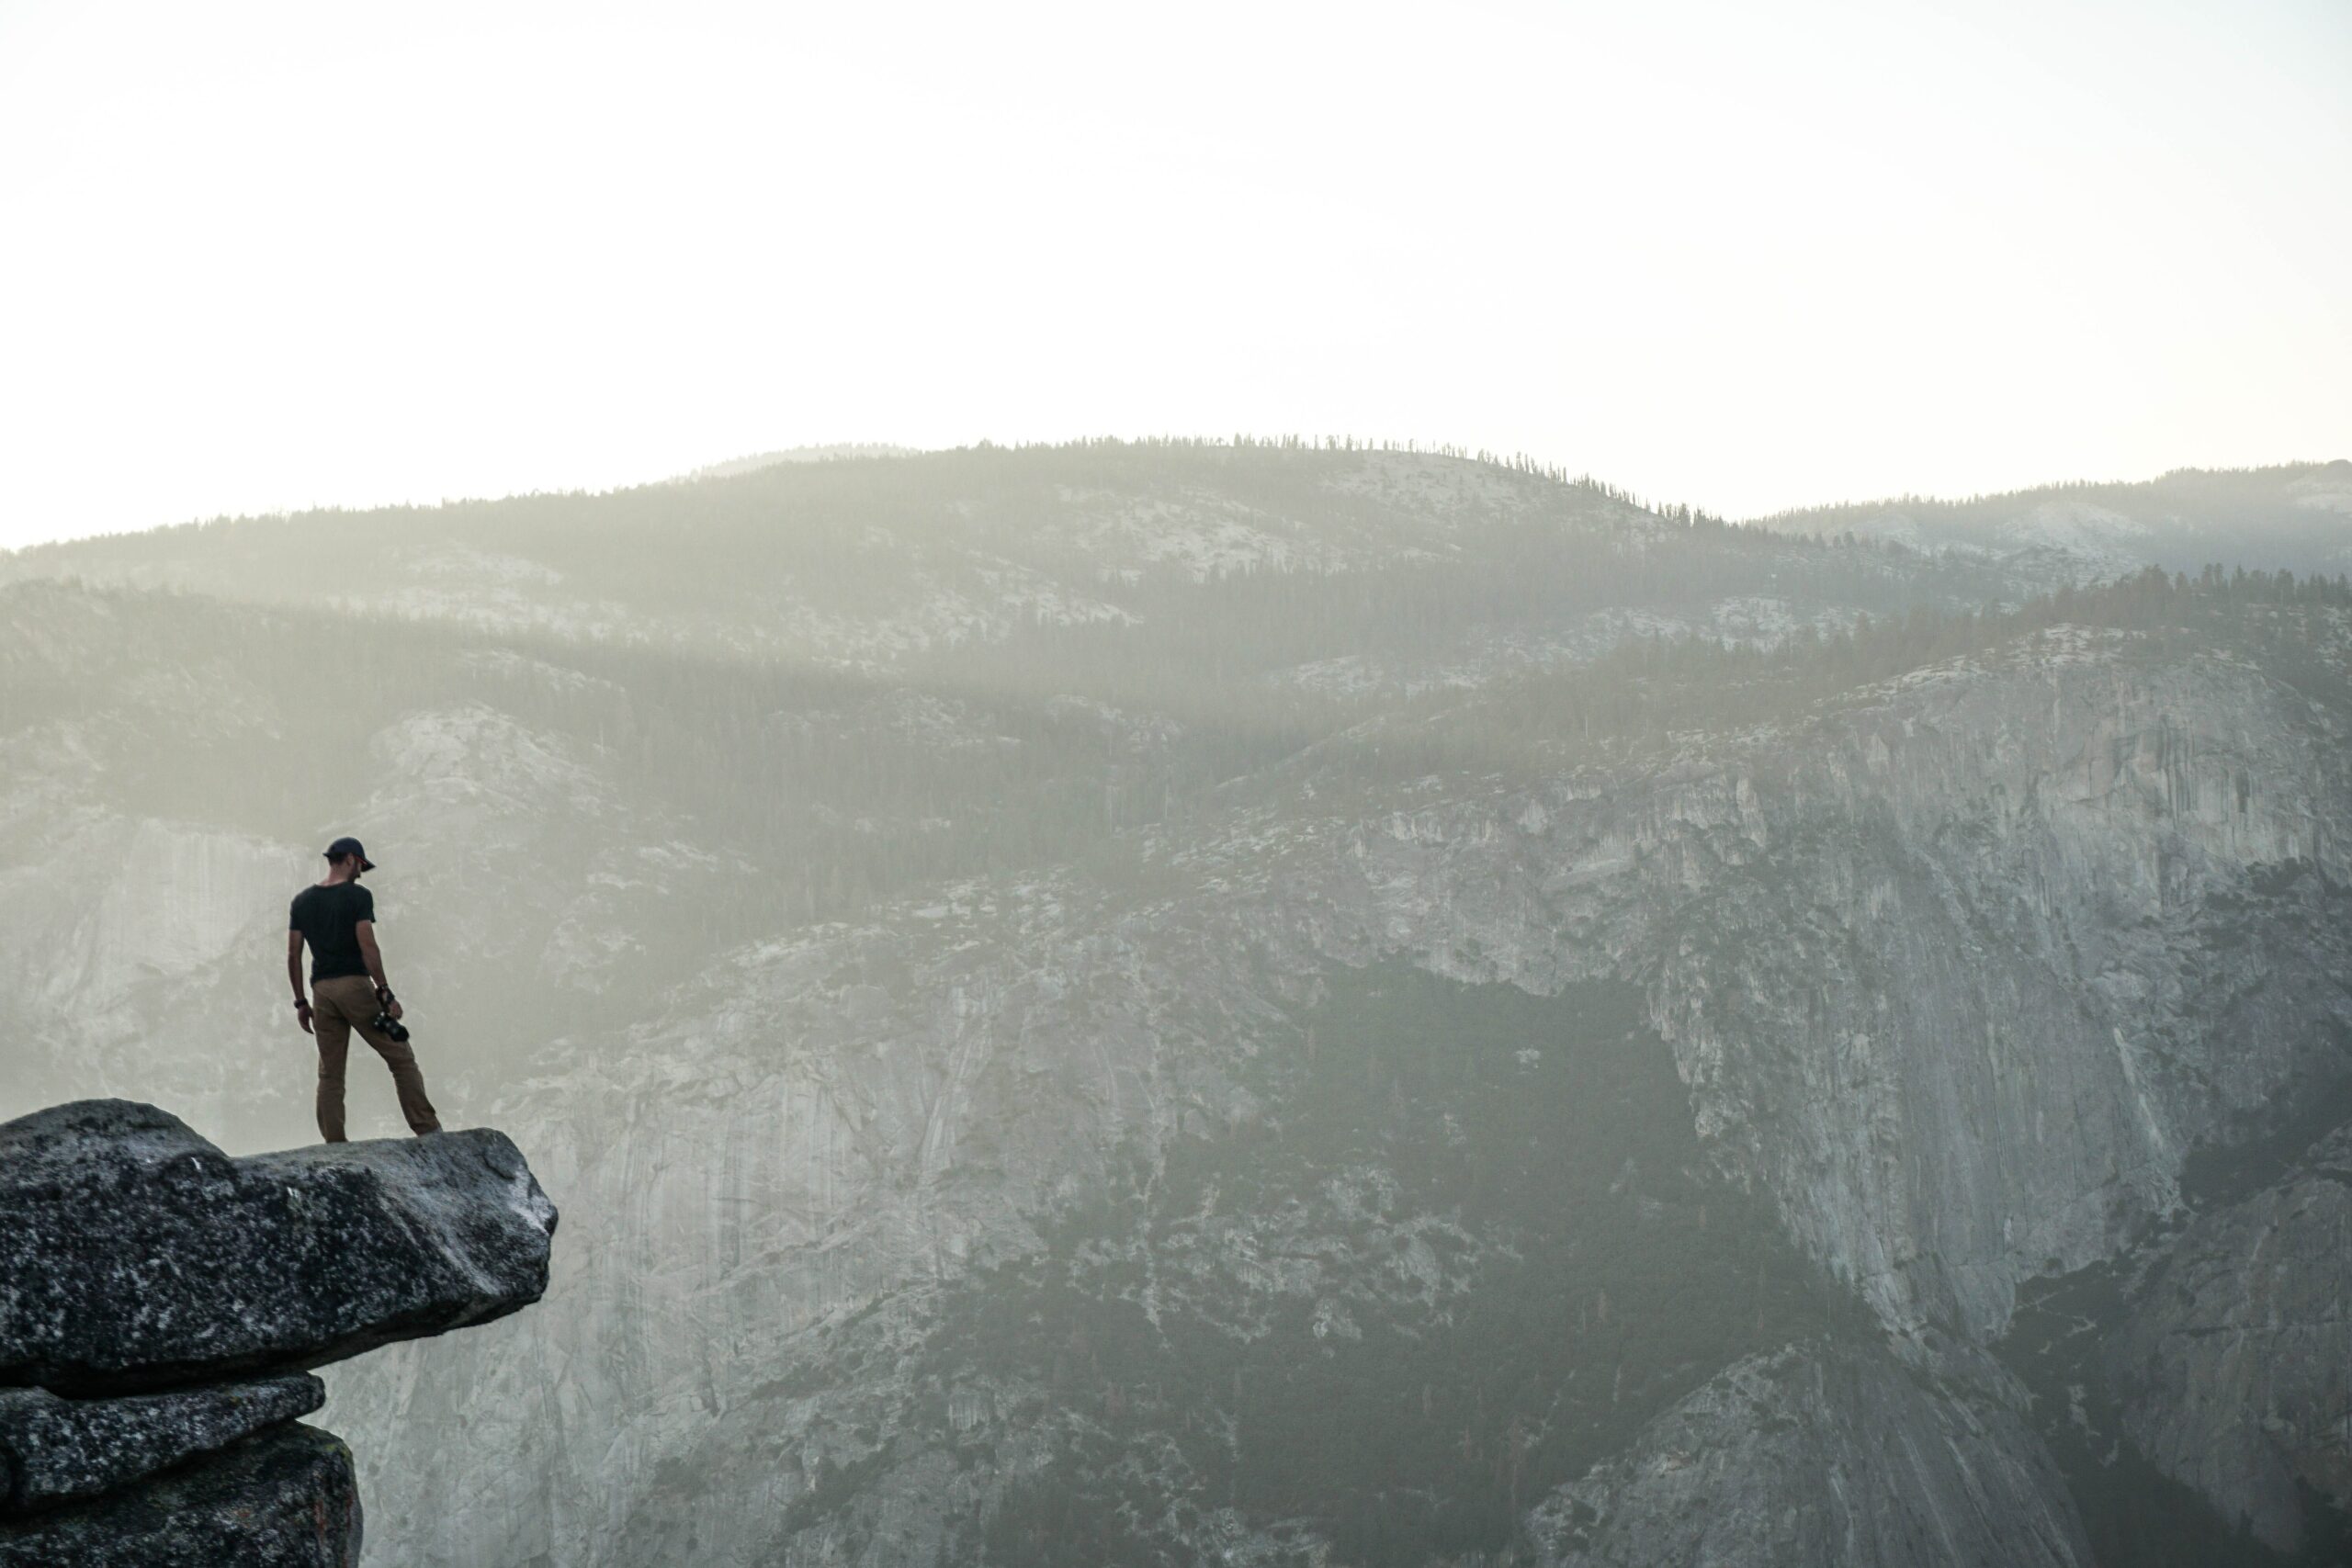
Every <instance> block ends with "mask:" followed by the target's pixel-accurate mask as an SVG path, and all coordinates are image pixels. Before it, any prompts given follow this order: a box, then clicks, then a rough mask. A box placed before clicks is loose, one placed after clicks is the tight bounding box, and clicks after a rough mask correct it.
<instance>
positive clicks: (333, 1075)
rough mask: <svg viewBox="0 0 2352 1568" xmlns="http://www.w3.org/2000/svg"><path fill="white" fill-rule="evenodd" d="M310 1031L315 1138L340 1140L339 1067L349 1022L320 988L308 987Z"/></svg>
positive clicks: (348, 1042)
mask: <svg viewBox="0 0 2352 1568" xmlns="http://www.w3.org/2000/svg"><path fill="white" fill-rule="evenodd" d="M311 1033H312V1034H314V1035H316V1036H317V1037H318V1042H319V1136H320V1138H321V1139H322V1140H323V1141H325V1142H327V1143H330V1144H340V1143H342V1142H343V1141H344V1132H343V1067H344V1061H345V1057H346V1056H348V1055H349V1054H350V1050H351V1021H350V1020H349V1019H347V1018H345V1017H344V1016H343V1010H342V1009H340V1008H338V1007H337V1006H336V1005H335V1003H334V998H332V997H330V996H329V995H328V994H327V992H326V991H325V990H324V989H323V988H322V987H318V986H313V987H311Z"/></svg>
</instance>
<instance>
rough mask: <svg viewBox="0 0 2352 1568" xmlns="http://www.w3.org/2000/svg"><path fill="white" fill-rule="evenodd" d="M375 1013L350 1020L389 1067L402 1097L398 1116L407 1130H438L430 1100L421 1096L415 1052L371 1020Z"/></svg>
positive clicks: (418, 1132)
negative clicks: (404, 1122) (402, 1119)
mask: <svg viewBox="0 0 2352 1568" xmlns="http://www.w3.org/2000/svg"><path fill="white" fill-rule="evenodd" d="M375 1016H376V1015H375V1013H374V1012H373V1011H370V1012H369V1013H368V1017H367V1018H364V1019H355V1020H353V1024H354V1027H356V1029H357V1030H358V1031H359V1037H360V1038H361V1039H362V1040H365V1041H367V1042H368V1044H370V1045H373V1046H374V1047H375V1048H376V1055H379V1056H381V1057H383V1058H384V1065H385V1066H388V1067H390V1068H391V1069H392V1089H393V1090H394V1091H395V1092H397V1093H398V1094H399V1095H400V1097H401V1116H402V1117H403V1118H405V1119H406V1120H407V1122H408V1130H409V1131H410V1132H412V1133H414V1134H416V1135H417V1136H419V1137H423V1136H424V1134H427V1133H437V1132H439V1131H440V1130H441V1118H440V1116H439V1115H438V1114H436V1113H435V1111H434V1109H433V1101H431V1100H427V1099H426V1098H425V1097H424V1074H423V1073H422V1072H420V1071H418V1070H417V1066H416V1053H415V1052H414V1051H413V1050H411V1049H410V1048H409V1045H408V1043H407V1042H405V1041H401V1040H395V1039H393V1038H392V1037H391V1036H390V1035H389V1034H387V1033H385V1032H383V1031H382V1030H380V1029H379V1028H377V1027H376V1025H375V1023H374V1022H373V1020H374V1018H375Z"/></svg>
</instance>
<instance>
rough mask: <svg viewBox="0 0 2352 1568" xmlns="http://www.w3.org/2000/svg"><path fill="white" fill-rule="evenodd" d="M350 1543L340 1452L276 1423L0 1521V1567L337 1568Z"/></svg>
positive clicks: (350, 1493)
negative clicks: (120, 1486)
mask: <svg viewBox="0 0 2352 1568" xmlns="http://www.w3.org/2000/svg"><path fill="white" fill-rule="evenodd" d="M359 1540H360V1517H359V1490H358V1487H357V1485H356V1483H355V1482H354V1481H353V1479H352V1469H351V1450H349V1449H347V1448H345V1446H344V1444H343V1439H342V1438H335V1437H332V1436H330V1435H329V1434H327V1433H325V1432H322V1431H320V1430H318V1429H317V1428H316V1427H304V1426H300V1425H299V1424H288V1425H286V1426H281V1427H276V1428H274V1429H272V1430H271V1431H269V1432H267V1433H265V1434H264V1435H262V1436H260V1437H256V1438H247V1439H246V1440H245V1441H243V1442H242V1443H239V1444H237V1445H236V1446H235V1447H234V1448H232V1449H230V1450H227V1451H226V1452H224V1453H222V1454H220V1456H219V1457H217V1458H216V1459H214V1460H212V1461H210V1462H209V1463H207V1464H203V1465H199V1466H197V1467H196V1468H194V1469H191V1470H175V1471H172V1472H168V1473H165V1474H163V1475H158V1476H154V1477H152V1478H150V1479H148V1480H147V1481H145V1482H143V1483H140V1484H138V1485H135V1486H131V1487H129V1488H127V1489H125V1490H123V1491H119V1492H115V1493H111V1494H109V1495H107V1496H105V1497H102V1498H99V1499H97V1500H96V1502H91V1503H85V1504H83V1505H82V1506H79V1507H74V1508H68V1509H66V1510H64V1511H63V1512H62V1513H58V1514H48V1515H42V1516H40V1517H37V1518H35V1519H33V1520H31V1521H29V1522H26V1523H20V1524H16V1525H8V1524H0V1568H61V1565H62V1564H67V1563H71V1564H73V1568H224V1565H225V1564H229V1563H234V1564H236V1568H344V1565H345V1564H347V1563H352V1562H357V1561H358V1560H359Z"/></svg>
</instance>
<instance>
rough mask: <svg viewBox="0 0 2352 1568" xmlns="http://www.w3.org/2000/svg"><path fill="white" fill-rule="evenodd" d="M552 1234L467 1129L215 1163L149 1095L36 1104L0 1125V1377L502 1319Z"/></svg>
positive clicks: (528, 1191)
mask: <svg viewBox="0 0 2352 1568" xmlns="http://www.w3.org/2000/svg"><path fill="white" fill-rule="evenodd" d="M555 1226H556V1211H555V1205H554V1204H552V1203H550V1202H549V1201H548V1198H547V1195H546V1194H545V1193H544V1192H542V1191H540V1190H539V1186H538V1183H537V1181H536V1180H534V1179H533V1178H532V1176H531V1172H530V1168H529V1167H528V1166H526V1164H525V1163H524V1160H523V1156H522V1155H521V1153H520V1152H519V1151H518V1150H516V1148H515V1145H514V1144H513V1143H512V1142H511V1141H510V1140H509V1139H507V1137H506V1136H505V1135H504V1134H500V1133H496V1132H492V1131H489V1130H487V1129H483V1130H477V1131H470V1132H463V1133H447V1134H435V1135H433V1136H430V1137H424V1138H404V1139H401V1140H398V1141H384V1142H375V1143H357V1144H341V1145H321V1146H318V1147H313V1148H304V1149H295V1150H289V1151H288V1152H286V1153H283V1154H272V1155H257V1156H252V1157H251V1158H247V1159H231V1158H230V1157H229V1156H226V1155H224V1154H222V1153H221V1152H220V1150H219V1149H218V1148H215V1147H214V1146H213V1145H210V1144H209V1143H207V1142H206V1141H205V1140H204V1139H202V1138H200V1137H198V1136H197V1134H195V1133H193V1132H191V1131H189V1129H188V1128H187V1125H186V1124H185V1123H183V1122H180V1121H179V1120H178V1119H177V1118H176V1117H174V1116H171V1115H168V1114H166V1113H165V1112H164V1111H158V1110H156V1109H155V1108H154V1107H153V1106H148V1105H139V1104H134V1103H132V1102H130V1101H127V1100H83V1101H79V1102H76V1103H74V1104H71V1105H62V1106H57V1107H54V1108H52V1109H51V1110H48V1111H38V1112H36V1113H34V1114H33V1115H30V1116H27V1117H23V1118H20V1119H18V1120H17V1121H15V1122H8V1123H6V1124H5V1125H0V1281H6V1285H5V1287H0V1385H9V1384H14V1385H27V1384H31V1385H39V1386H41V1387H45V1388H49V1389H51V1390H54V1391H56V1392H58V1393H69V1394H84V1395H86V1394H102V1393H104V1394H119V1393H142V1392H150V1391H154V1390H160V1389H167V1388H172V1387H175V1386H177V1385H182V1384H187V1383H190V1382H219V1381H222V1380H225V1379H231V1378H237V1377H241V1376H245V1375H248V1374H253V1373H257V1372H272V1371H293V1370H302V1369H307V1368H311V1367H316V1366H320V1365H322V1364H324V1363H326V1362H329V1361H334V1360H340V1359H343V1358H345V1357H347V1356H354V1355H357V1354H359V1353H360V1352H362V1351H366V1350H370V1349H373V1348H377V1347H378V1346H380V1345H386V1344H389V1343H390V1342H392V1341H394V1340H399V1339H413V1338H418V1337H424V1336H428V1335H435V1334H441V1333H446V1332H447V1331H448V1330H450V1329H453V1328H460V1327H464V1326H466V1325H469V1324H476V1323H482V1322H486V1321H488V1320H490V1319H492V1318H496V1317H503V1316H504V1315H506V1314H509V1313H512V1312H515V1311H518V1310H519V1309H521V1308H523V1307H525V1306H527V1305H529V1304H530V1303H533V1302H536V1301H537V1300H538V1299H539V1297H540V1296H541V1295H542V1294H543V1293H545V1292H546V1290H547V1283H548V1247H549V1243H550V1241H551V1239H552V1238H553V1236H554V1234H555Z"/></svg>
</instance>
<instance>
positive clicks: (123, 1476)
mask: <svg viewBox="0 0 2352 1568" xmlns="http://www.w3.org/2000/svg"><path fill="white" fill-rule="evenodd" d="M326 1400H327V1391H326V1385H325V1384H323V1383H322V1382H319V1380H318V1379H316V1378H314V1377H311V1376H310V1375H309V1374H307V1373H301V1372H298V1373H296V1374H294V1375H293V1376H291V1377H282V1378H269V1379H266V1380H264V1381H262V1382H248V1383H229V1384H225V1385H222V1386H220V1387H215V1388H191V1389H180V1390H176V1391H175V1392H173V1393H149V1394H133V1395H131V1396H130V1397H129V1398H125V1399H86V1400H85V1399H61V1398H59V1397H58V1396H57V1395H56V1394H53V1393H50V1392H49V1391H48V1390H47V1389H44V1388H9V1389H0V1517H7V1516H8V1515H11V1514H22V1513H30V1512H32V1511H33V1510H34V1509H36V1508H43V1507H48V1506H52V1505H55V1504H61V1503H70V1502H74V1501H77V1500H79V1499H81V1498H85V1497H96V1496H97V1495H100V1494H101V1493H106V1492H110V1491H112V1490H114V1489H115V1488H116V1487H118V1486H120V1485H122V1484H124V1483H127V1482H131V1481H136V1480H138V1479H139V1478H140V1477H141V1476H142V1475H152V1474H153V1473H154V1472H157V1471H159V1470H165V1469H168V1468H170V1467H171V1466H173V1465H175V1464H178V1463H180V1462H181V1461H184V1460H187V1459H192V1458H194V1457H195V1456H197V1455H198V1454H203V1453H209V1452H210V1451H212V1450H215V1449H220V1448H226V1447H227V1446H228V1445H230V1444H231V1443H233V1442H235V1441H237V1440H238V1439H239V1438H247V1437H251V1436H252V1435H253V1434H254V1433H255V1432H258V1431H260V1430H262V1429H263V1428H265V1427H274V1426H277V1424H278V1423H280V1422H282V1421H291V1420H293V1419H294V1418H295V1417H296V1416H308V1415H309V1414H310V1413H311V1411H313V1410H316V1409H317V1408H318V1407H319V1406H320V1405H322V1404H325V1403H326Z"/></svg>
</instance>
